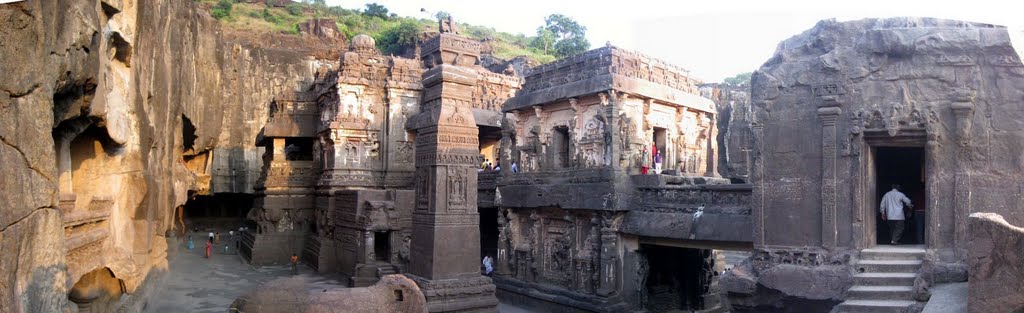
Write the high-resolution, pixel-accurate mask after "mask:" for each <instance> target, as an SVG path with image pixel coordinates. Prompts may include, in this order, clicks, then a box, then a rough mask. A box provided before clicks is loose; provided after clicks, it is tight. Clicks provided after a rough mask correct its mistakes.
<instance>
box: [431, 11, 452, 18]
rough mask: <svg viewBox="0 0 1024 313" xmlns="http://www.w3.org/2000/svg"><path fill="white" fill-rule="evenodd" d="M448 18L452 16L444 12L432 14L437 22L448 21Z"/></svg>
mask: <svg viewBox="0 0 1024 313" xmlns="http://www.w3.org/2000/svg"><path fill="white" fill-rule="evenodd" d="M450 16H452V15H451V14H448V12H445V11H437V13H434V17H435V18H437V19H439V20H445V19H448V17H450Z"/></svg>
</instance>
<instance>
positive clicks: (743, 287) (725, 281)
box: [718, 263, 757, 294]
mask: <svg viewBox="0 0 1024 313" xmlns="http://www.w3.org/2000/svg"><path fill="white" fill-rule="evenodd" d="M753 271H754V269H753V267H751V266H750V264H749V263H745V264H741V265H738V266H734V267H733V268H732V269H730V270H728V271H725V273H723V274H722V276H721V277H720V278H719V279H718V285H719V286H721V287H722V290H723V291H726V292H734V293H742V294H752V293H754V291H756V290H757V276H756V275H754V273H753Z"/></svg>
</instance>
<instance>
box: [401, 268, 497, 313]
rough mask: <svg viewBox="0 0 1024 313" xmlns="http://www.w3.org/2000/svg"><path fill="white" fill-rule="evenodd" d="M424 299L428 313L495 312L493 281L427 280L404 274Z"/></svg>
mask: <svg viewBox="0 0 1024 313" xmlns="http://www.w3.org/2000/svg"><path fill="white" fill-rule="evenodd" d="M405 276H406V277H409V278H410V279H412V280H413V281H415V282H416V285H417V286H419V287H420V290H421V291H423V295H424V296H425V297H426V298H427V310H428V311H429V312H460V313H461V312H488V313H497V312H498V298H497V297H496V296H495V294H494V292H495V289H496V287H495V286H494V281H492V280H491V278H490V277H487V276H476V277H466V278H455V279H436V280H430V279H427V278H423V277H419V276H416V275H412V274H405Z"/></svg>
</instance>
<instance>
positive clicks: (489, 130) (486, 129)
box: [478, 125, 501, 169]
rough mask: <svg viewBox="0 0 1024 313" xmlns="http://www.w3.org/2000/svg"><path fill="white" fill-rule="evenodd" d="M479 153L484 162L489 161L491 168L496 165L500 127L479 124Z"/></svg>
mask: <svg viewBox="0 0 1024 313" xmlns="http://www.w3.org/2000/svg"><path fill="white" fill-rule="evenodd" d="M478 133H479V139H480V154H481V155H483V159H484V162H490V165H491V168H492V169H493V168H494V167H496V166H498V165H499V164H498V147H499V146H500V142H501V128H499V127H491V126H482V125H481V126H479V131H478Z"/></svg>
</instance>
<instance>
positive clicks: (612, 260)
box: [597, 215, 619, 297]
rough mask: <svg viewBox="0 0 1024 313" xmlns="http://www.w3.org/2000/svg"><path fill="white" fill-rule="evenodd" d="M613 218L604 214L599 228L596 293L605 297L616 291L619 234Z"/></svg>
mask: <svg viewBox="0 0 1024 313" xmlns="http://www.w3.org/2000/svg"><path fill="white" fill-rule="evenodd" d="M613 218H614V217H613V216H611V215H609V216H606V217H605V219H604V226H603V227H602V228H601V263H600V267H601V276H600V277H601V280H600V282H599V283H598V288H597V294H598V295H600V296H605V297H608V296H611V295H613V294H615V292H617V291H618V281H619V277H618V276H619V235H618V233H617V232H616V231H615V229H614V228H613V227H612V226H613V225H612V223H613V222H612V219H613Z"/></svg>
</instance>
